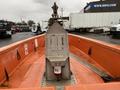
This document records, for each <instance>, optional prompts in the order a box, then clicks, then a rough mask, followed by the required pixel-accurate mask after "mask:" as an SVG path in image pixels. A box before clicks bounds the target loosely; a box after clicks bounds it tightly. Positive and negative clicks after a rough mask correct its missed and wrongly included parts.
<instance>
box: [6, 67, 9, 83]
mask: <svg viewBox="0 0 120 90" xmlns="http://www.w3.org/2000/svg"><path fill="white" fill-rule="evenodd" d="M5 77H6V81H9V75H8V72H7V70H6V68H5Z"/></svg>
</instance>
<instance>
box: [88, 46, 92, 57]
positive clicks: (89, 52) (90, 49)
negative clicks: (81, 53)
mask: <svg viewBox="0 0 120 90" xmlns="http://www.w3.org/2000/svg"><path fill="white" fill-rule="evenodd" d="M88 55H90V56H91V55H92V47H90V48H89V50H88Z"/></svg>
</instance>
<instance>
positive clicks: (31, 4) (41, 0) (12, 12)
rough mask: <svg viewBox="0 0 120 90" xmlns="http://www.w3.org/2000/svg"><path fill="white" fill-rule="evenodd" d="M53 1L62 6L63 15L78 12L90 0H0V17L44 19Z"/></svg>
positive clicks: (9, 18) (15, 19) (17, 19)
mask: <svg viewBox="0 0 120 90" xmlns="http://www.w3.org/2000/svg"><path fill="white" fill-rule="evenodd" d="M54 1H55V2H57V4H58V5H59V7H60V8H64V15H68V14H69V13H70V12H79V11H80V10H81V9H82V8H83V7H84V6H85V5H86V2H88V1H91V0H74V1H73V0H0V19H8V20H14V21H20V18H23V19H25V20H29V19H32V20H35V21H41V20H45V19H48V18H49V17H51V13H52V9H51V6H52V5H53V2H54ZM60 8H59V11H60Z"/></svg>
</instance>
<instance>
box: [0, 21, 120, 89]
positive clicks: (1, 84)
mask: <svg viewBox="0 0 120 90" xmlns="http://www.w3.org/2000/svg"><path fill="white" fill-rule="evenodd" d="M119 69H120V46H117V45H112V44H108V43H105V42H102V41H99V40H94V39H90V38H86V37H82V36H78V35H73V34H68V33H67V32H65V31H64V29H63V28H62V26H61V25H60V24H59V23H58V22H57V21H56V20H55V22H54V23H53V24H52V26H51V27H50V28H49V31H48V32H47V33H46V34H42V35H38V36H34V37H31V38H29V39H26V40H22V41H19V42H16V43H13V44H11V45H9V46H5V47H3V48H0V90H3V89H5V90H119V89H120V82H119V80H120V71H119Z"/></svg>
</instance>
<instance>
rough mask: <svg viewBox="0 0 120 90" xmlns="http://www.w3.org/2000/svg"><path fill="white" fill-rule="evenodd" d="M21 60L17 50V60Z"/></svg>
mask: <svg viewBox="0 0 120 90" xmlns="http://www.w3.org/2000/svg"><path fill="white" fill-rule="evenodd" d="M20 59H21V56H20V53H19V51H18V50H17V60H20Z"/></svg>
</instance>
